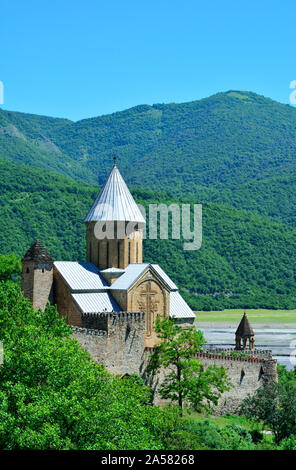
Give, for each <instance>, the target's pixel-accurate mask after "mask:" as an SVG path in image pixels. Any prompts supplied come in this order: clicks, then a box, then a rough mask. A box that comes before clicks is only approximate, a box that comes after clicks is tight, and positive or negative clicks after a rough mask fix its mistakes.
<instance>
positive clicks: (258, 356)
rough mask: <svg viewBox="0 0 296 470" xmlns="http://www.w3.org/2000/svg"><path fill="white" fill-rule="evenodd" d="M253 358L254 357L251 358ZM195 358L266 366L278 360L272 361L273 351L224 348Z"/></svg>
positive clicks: (148, 350) (197, 353)
mask: <svg viewBox="0 0 296 470" xmlns="http://www.w3.org/2000/svg"><path fill="white" fill-rule="evenodd" d="M153 350H154V348H147V347H146V348H145V351H146V352H151V353H152V352H153ZM231 353H238V354H239V353H244V354H248V355H249V357H240V356H235V355H231ZM251 356H252V357H251ZM193 357H196V358H203V359H218V360H221V361H223V360H224V361H235V362H252V363H264V364H270V365H271V364H276V362H277V361H276V359H272V352H271V350H264V349H254V350H253V351H250V350H243V349H242V350H236V349H230V348H229V349H223V348H209V349H206V350H204V349H203V350H202V351H199V352H196V353H195V354H194V355H193Z"/></svg>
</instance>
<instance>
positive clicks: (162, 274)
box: [151, 264, 178, 290]
mask: <svg viewBox="0 0 296 470" xmlns="http://www.w3.org/2000/svg"><path fill="white" fill-rule="evenodd" d="M151 266H152V268H153V269H155V271H156V272H157V274H158V275H159V277H160V278H161V279H162V280H163V281H164V282H165V284H167V285H168V287H169V288H170V289H171V290H178V287H177V286H176V284H175V283H174V282H173V281H172V280H171V278H170V277H169V276H168V275H167V274H166V273H165V272H164V270H163V269H162V268H161V267H160V266H159V265H158V264H151Z"/></svg>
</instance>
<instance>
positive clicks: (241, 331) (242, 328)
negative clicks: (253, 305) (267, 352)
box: [235, 313, 255, 349]
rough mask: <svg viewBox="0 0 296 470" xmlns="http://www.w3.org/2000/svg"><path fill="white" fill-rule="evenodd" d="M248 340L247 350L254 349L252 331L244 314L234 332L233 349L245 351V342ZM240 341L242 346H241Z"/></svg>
mask: <svg viewBox="0 0 296 470" xmlns="http://www.w3.org/2000/svg"><path fill="white" fill-rule="evenodd" d="M248 340H249V348H248V349H254V344H255V340H254V331H253V328H252V327H251V325H250V323H249V320H248V318H247V315H246V313H244V315H243V318H242V319H241V322H240V324H239V325H238V328H237V330H236V332H235V349H247V341H248ZM241 341H242V342H243V344H241Z"/></svg>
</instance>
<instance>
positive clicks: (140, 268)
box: [110, 263, 149, 290]
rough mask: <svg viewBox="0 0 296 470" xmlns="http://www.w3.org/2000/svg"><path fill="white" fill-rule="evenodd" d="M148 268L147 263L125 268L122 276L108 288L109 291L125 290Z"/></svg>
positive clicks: (134, 264) (130, 265)
mask: <svg viewBox="0 0 296 470" xmlns="http://www.w3.org/2000/svg"><path fill="white" fill-rule="evenodd" d="M148 266H149V264H148V263H133V264H129V265H128V266H127V267H126V268H125V272H124V274H122V275H121V276H120V277H119V278H118V279H117V280H116V281H115V282H113V284H112V285H111V286H110V289H111V290H127V289H129V288H130V287H131V286H132V285H133V284H134V282H135V281H136V280H137V279H138V278H139V277H140V276H141V274H142V273H143V272H144V271H145V269H146V268H147V267H148Z"/></svg>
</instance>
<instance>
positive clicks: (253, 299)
mask: <svg viewBox="0 0 296 470" xmlns="http://www.w3.org/2000/svg"><path fill="white" fill-rule="evenodd" d="M98 191H99V188H98V187H94V186H89V185H87V184H85V183H80V182H75V181H74V180H72V179H70V178H65V177H62V176H58V175H54V174H51V173H50V172H47V171H44V170H41V169H38V168H33V167H30V166H27V165H17V164H13V163H8V162H6V161H0V193H1V206H0V217H1V220H2V221H3V222H2V230H1V232H0V252H1V253H8V252H15V253H16V254H17V255H19V256H21V255H23V254H24V253H25V251H26V250H27V249H28V247H29V246H30V244H31V243H32V242H33V241H34V240H35V239H37V238H38V239H40V240H41V241H42V243H43V244H44V245H45V246H46V247H47V248H48V250H49V252H50V253H51V255H52V256H53V258H54V259H56V260H83V259H85V229H84V225H83V219H84V217H85V215H86V213H87V212H88V210H89V208H90V206H91V204H92V202H93V200H94V198H95V196H96V194H97V192H98ZM133 195H134V197H135V199H136V201H137V202H138V203H140V204H143V205H144V206H146V207H147V206H148V205H149V204H150V203H160V202H162V203H165V204H168V205H169V204H171V203H180V202H182V203H190V204H193V203H194V200H192V199H191V198H190V197H188V198H187V199H182V201H180V200H179V199H178V198H177V197H176V196H173V195H169V194H166V193H156V192H153V191H151V190H141V189H135V190H134V191H133ZM200 202H201V201H200ZM148 233H149V232H148ZM295 245H296V229H294V228H292V227H289V226H285V225H283V224H280V223H278V222H275V221H273V220H271V219H269V218H267V217H262V216H258V215H255V214H252V213H250V212H247V211H241V210H237V209H234V208H232V207H229V206H227V205H222V204H216V203H209V202H203V241H202V246H201V249H200V250H197V251H184V250H183V240H182V239H181V240H172V239H169V240H160V239H157V240H149V239H146V240H144V261H149V262H153V263H158V264H160V266H162V267H163V268H164V269H165V271H166V272H167V273H168V274H169V276H171V278H172V279H173V280H174V281H175V282H176V284H177V285H178V286H179V287H180V290H181V292H182V294H183V296H184V297H185V299H186V300H187V301H188V302H189V304H190V305H191V307H192V308H194V309H196V310H202V309H205V310H212V309H224V308H244V307H245V308H260V307H261V308H291V309H292V308H296V295H295V292H296V279H295V272H296V260H295V256H294V252H295Z"/></svg>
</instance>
